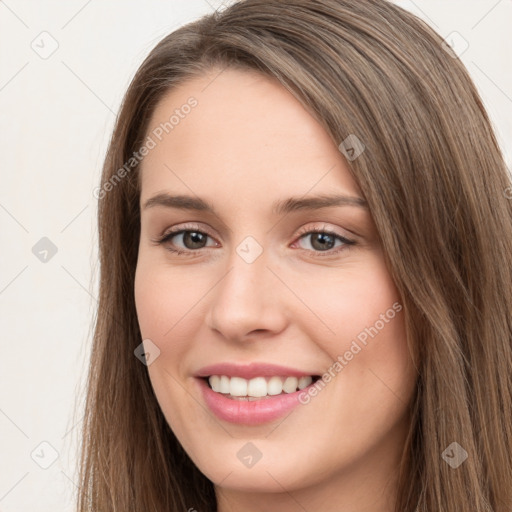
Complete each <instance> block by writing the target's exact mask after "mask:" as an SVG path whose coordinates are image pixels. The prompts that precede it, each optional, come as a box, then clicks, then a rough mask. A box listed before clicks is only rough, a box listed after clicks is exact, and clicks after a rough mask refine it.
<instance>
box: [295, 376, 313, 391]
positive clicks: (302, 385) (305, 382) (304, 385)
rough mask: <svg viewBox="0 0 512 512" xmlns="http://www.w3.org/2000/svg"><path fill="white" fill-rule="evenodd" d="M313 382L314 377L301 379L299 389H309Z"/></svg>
mask: <svg viewBox="0 0 512 512" xmlns="http://www.w3.org/2000/svg"><path fill="white" fill-rule="evenodd" d="M312 382H313V377H310V376H309V375H308V376H307V377H301V378H300V379H299V384H298V387H299V389H304V388H307V387H308V386H309V385H310V384H311V383H312Z"/></svg>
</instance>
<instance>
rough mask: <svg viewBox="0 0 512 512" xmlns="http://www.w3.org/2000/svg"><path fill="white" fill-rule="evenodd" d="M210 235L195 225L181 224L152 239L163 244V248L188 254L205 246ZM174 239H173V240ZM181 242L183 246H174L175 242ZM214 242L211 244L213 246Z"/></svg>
mask: <svg viewBox="0 0 512 512" xmlns="http://www.w3.org/2000/svg"><path fill="white" fill-rule="evenodd" d="M208 238H212V237H210V235H208V233H205V232H204V231H201V230H200V229H198V228H197V226H182V227H180V228H178V229H174V230H171V231H167V232H166V233H165V234H164V235H163V236H162V237H161V238H159V239H157V240H154V242H155V243H157V244H159V245H165V248H166V249H167V250H169V251H171V252H174V253H177V254H190V253H194V252H195V251H197V250H199V249H203V248H205V247H207V246H206V242H207V239H208ZM173 239H174V240H173ZM177 242H181V244H183V245H184V247H183V248H180V247H179V246H178V247H177V248H176V243H177ZM215 245H216V244H213V246H215Z"/></svg>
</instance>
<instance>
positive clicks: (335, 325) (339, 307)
mask: <svg viewBox="0 0 512 512" xmlns="http://www.w3.org/2000/svg"><path fill="white" fill-rule="evenodd" d="M293 279H294V282H295V290H296V291H297V294H298V295H299V296H300V297H303V298H304V302H306V303H307V305H308V307H309V309H310V311H311V312H312V314H311V315H306V316H304V315H297V320H298V319H299V318H301V317H302V318H304V320H301V322H304V323H302V324H301V325H302V328H303V329H305V330H307V331H308V333H309V335H310V337H311V339H312V340H317V341H318V342H319V343H321V344H322V345H323V348H324V349H325V350H326V352H327V353H329V354H330V355H331V356H333V358H335V357H336V356H337V355H339V354H340V353H341V354H342V353H344V352H345V351H346V350H349V348H350V345H351V342H352V340H356V339H358V340H360V341H361V343H363V344H364V342H365V340H366V341H367V340H369V339H371V338H373V337H375V336H376V332H378V333H379V335H380V334H381V333H382V334H383V333H386V336H391V337H394V338H396V339H397V342H399V341H400V340H401V339H403V336H402V325H401V321H395V320H397V319H399V317H401V316H403V313H401V312H400V311H401V310H402V305H401V300H400V295H399V293H398V290H397V289H396V286H395V284H394V283H393V281H392V279H391V277H390V275H389V272H388V270H387V267H386V265H385V263H384V261H383V259H382V257H380V255H379V253H377V252H376V253H373V254H369V255H367V257H365V261H364V264H362V263H361V262H358V264H357V265H355V264H351V263H347V265H346V266H345V267H344V268H340V269H339V271H337V270H336V269H332V268H329V269H325V268H319V269H317V270H316V271H315V274H314V275H309V274H305V273H303V274H301V275H298V274H297V275H295V276H294V278H293ZM349 357H350V356H349Z"/></svg>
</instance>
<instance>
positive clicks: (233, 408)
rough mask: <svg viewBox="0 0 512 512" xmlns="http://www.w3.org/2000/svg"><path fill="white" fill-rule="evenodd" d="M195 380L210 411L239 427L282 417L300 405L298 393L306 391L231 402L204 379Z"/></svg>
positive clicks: (231, 400) (305, 389)
mask: <svg viewBox="0 0 512 512" xmlns="http://www.w3.org/2000/svg"><path fill="white" fill-rule="evenodd" d="M197 380H198V382H199V386H200V387H201V392H202V393H203V397H204V400H205V402H206V405H207V406H208V407H209V408H210V410H211V411H212V412H213V413H214V414H215V415H216V416H217V417H218V418H220V419H221V420H224V421H229V422H230V423H238V424H240V425H259V424H261V423H267V422H270V421H273V420H276V419H278V418H280V417H281V416H284V415H285V414H286V413H287V412H289V411H291V410H292V409H293V408H294V407H297V405H299V404H300V402H299V395H300V393H304V392H307V390H308V388H304V389H301V390H300V391H295V392H294V393H287V394H281V395H275V396H271V397H270V398H263V399H261V400H252V401H248V400H236V399H235V400H233V399H231V398H226V397H225V396H224V395H222V394H220V393H216V392H215V391H213V390H212V389H211V388H210V386H208V384H207V382H206V381H205V380H204V379H201V378H198V379H197ZM311 385H313V384H311ZM308 387H309V386H308Z"/></svg>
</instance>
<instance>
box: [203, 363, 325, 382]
mask: <svg viewBox="0 0 512 512" xmlns="http://www.w3.org/2000/svg"><path fill="white" fill-rule="evenodd" d="M211 375H226V376H228V377H242V378H244V379H253V378H254V377H272V376H274V375H277V376H282V377H304V376H308V375H312V376H313V375H318V374H317V373H314V372H310V371H308V370H299V369H297V368H289V367H287V366H280V365H276V364H272V363H249V364H237V363H227V362H226V363H217V364H212V365H208V366H204V367H203V368H201V369H200V370H199V371H198V372H197V373H196V377H210V376H211Z"/></svg>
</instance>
